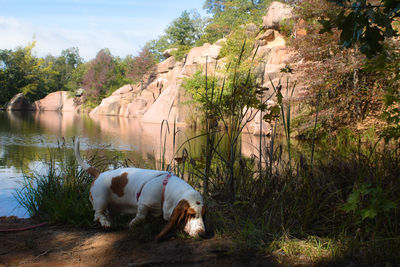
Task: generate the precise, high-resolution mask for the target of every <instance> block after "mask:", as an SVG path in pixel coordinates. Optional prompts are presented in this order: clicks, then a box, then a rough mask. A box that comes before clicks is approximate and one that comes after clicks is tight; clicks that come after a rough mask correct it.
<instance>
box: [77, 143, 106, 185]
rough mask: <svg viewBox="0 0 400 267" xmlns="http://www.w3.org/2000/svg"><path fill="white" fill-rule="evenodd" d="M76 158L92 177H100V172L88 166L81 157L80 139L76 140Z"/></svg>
mask: <svg viewBox="0 0 400 267" xmlns="http://www.w3.org/2000/svg"><path fill="white" fill-rule="evenodd" d="M75 157H76V160H77V161H78V163H79V165H80V166H81V167H82V168H83V169H84V170H85V171H87V172H88V173H89V174H90V175H92V176H93V177H94V178H97V177H99V175H100V171H99V170H97V169H96V168H93V167H92V166H90V165H89V164H87V163H86V162H85V161H84V160H83V159H82V157H81V153H80V152H79V137H76V138H75Z"/></svg>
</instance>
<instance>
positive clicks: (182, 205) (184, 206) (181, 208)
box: [156, 199, 190, 241]
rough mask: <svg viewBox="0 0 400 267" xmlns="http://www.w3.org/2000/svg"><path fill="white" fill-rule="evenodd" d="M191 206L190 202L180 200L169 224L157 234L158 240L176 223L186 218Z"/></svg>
mask: <svg viewBox="0 0 400 267" xmlns="http://www.w3.org/2000/svg"><path fill="white" fill-rule="evenodd" d="M189 208H190V205H189V203H188V202H187V201H186V200H184V199H182V200H181V201H179V203H178V205H176V207H175V209H174V211H173V212H172V214H171V217H170V218H169V221H168V223H167V225H166V226H165V227H164V228H163V229H162V230H161V232H160V233H159V234H158V235H157V237H156V241H160V239H161V238H163V237H164V236H165V235H166V234H167V233H168V232H169V231H170V230H171V229H172V228H173V227H174V226H175V225H177V224H178V223H179V222H180V221H182V219H183V218H185V214H186V211H187V210H188V209H189Z"/></svg>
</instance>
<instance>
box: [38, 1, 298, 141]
mask: <svg viewBox="0 0 400 267" xmlns="http://www.w3.org/2000/svg"><path fill="white" fill-rule="evenodd" d="M291 12H292V9H291V8H290V7H289V6H287V5H285V4H282V3H280V2H273V3H272V4H271V5H270V6H269V8H268V9H267V12H266V16H265V17H264V18H263V29H262V31H259V29H258V28H257V27H256V26H255V25H254V24H253V25H246V26H244V27H246V31H250V32H251V33H252V36H256V42H255V44H256V46H258V50H257V54H256V56H257V58H258V59H259V62H263V63H262V64H264V65H263V66H258V69H260V70H262V75H263V76H264V81H265V84H264V86H265V87H270V88H271V86H270V79H272V81H273V82H274V83H275V84H277V83H278V80H279V79H280V78H282V75H283V74H282V73H281V69H282V68H284V67H285V65H286V62H287V60H288V59H289V58H290V57H291V56H292V55H293V51H290V50H289V48H288V47H287V46H286V42H285V39H284V37H283V36H282V35H281V33H280V24H281V23H282V21H283V20H285V19H287V18H290V17H291ZM224 42H225V39H221V40H219V41H217V42H216V43H214V44H209V43H206V44H204V45H203V46H201V47H195V48H192V49H191V50H190V51H189V53H188V54H187V56H186V57H185V58H184V59H183V60H182V61H176V60H175V59H174V57H173V56H171V51H166V52H165V53H164V56H166V57H167V58H166V59H165V60H164V61H163V62H161V63H159V64H157V65H156V66H155V68H154V69H153V70H152V71H151V73H149V74H147V75H145V76H144V77H143V78H142V81H141V82H140V83H138V84H127V85H125V86H123V87H121V88H120V89H118V90H116V91H115V92H114V93H113V94H112V95H111V96H109V97H107V98H105V99H103V100H102V102H101V104H100V105H99V106H97V107H96V108H95V109H93V110H92V111H91V112H90V116H92V117H97V116H122V117H127V118H140V119H141V120H142V121H144V122H150V123H161V122H162V121H163V120H167V121H175V120H176V121H177V122H178V123H182V124H183V123H185V121H186V120H187V115H188V114H189V112H188V111H189V109H190V107H188V106H186V105H184V104H183V103H184V102H185V100H187V99H188V98H189V96H188V95H187V93H186V91H185V89H184V88H182V81H183V78H184V77H191V76H192V75H193V74H194V73H195V72H196V71H197V70H199V69H201V70H204V69H205V65H206V63H208V66H207V67H208V70H209V71H211V72H212V71H213V68H214V67H215V66H216V61H218V65H223V62H224V58H219V54H220V50H221V48H222V46H223V44H224ZM270 91H271V90H270ZM297 94H298V93H297ZM33 106H34V109H36V110H58V111H72V112H77V111H79V106H77V105H76V104H75V102H74V100H73V98H68V94H67V92H54V93H51V94H49V95H48V96H47V97H46V98H44V99H42V100H39V101H36V102H35V103H34V105H33ZM259 121H260V120H259V119H255V120H254V122H253V123H252V124H250V125H249V127H248V128H247V129H248V130H249V131H250V132H252V133H254V134H259V129H260V125H259V124H258V125H257V123H258V122H259ZM263 128H264V129H267V125H266V126H265V127H263Z"/></svg>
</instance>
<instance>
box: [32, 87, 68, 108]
mask: <svg viewBox="0 0 400 267" xmlns="http://www.w3.org/2000/svg"><path fill="white" fill-rule="evenodd" d="M68 98H69V96H68V92H67V91H57V92H53V93H50V94H48V95H47V96H46V97H45V98H43V99H40V100H37V101H35V102H34V103H33V105H34V107H35V109H36V110H40V111H62V109H63V107H64V104H65V102H67V100H68Z"/></svg>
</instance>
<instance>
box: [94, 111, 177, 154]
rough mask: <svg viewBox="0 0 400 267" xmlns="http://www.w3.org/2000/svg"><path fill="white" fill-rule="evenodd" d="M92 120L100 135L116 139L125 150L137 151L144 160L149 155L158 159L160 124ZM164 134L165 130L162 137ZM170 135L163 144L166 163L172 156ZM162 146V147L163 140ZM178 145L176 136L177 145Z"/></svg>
mask: <svg viewBox="0 0 400 267" xmlns="http://www.w3.org/2000/svg"><path fill="white" fill-rule="evenodd" d="M92 120H93V121H95V122H96V123H98V125H99V127H100V129H101V132H102V133H107V134H108V135H110V136H112V139H114V140H115V139H118V143H123V144H125V145H127V148H128V147H129V148H130V149H133V150H136V151H139V152H140V153H141V154H142V157H143V158H144V159H147V158H148V155H149V154H150V155H154V156H155V157H156V159H159V157H160V133H161V124H154V123H151V124H149V123H143V122H140V120H138V119H130V118H124V117H119V116H92ZM171 130H172V129H171ZM165 132H166V128H164V130H163V135H164V133H165ZM172 134H173V133H172V132H170V133H169V134H168V133H167V138H166V143H165V151H166V153H165V159H166V161H168V162H169V161H170V160H171V159H172V156H173V144H172V138H173V137H172ZM162 144H163V145H164V138H162ZM179 144H180V143H179V134H178V142H177V145H179ZM129 148H128V149H129Z"/></svg>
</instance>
